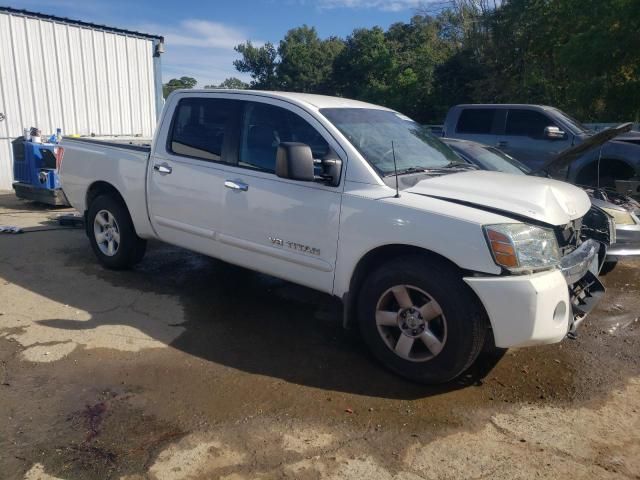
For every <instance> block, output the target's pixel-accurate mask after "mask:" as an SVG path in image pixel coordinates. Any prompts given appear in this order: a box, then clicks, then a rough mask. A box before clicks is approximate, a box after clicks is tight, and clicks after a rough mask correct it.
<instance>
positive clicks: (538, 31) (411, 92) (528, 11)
mask: <svg viewBox="0 0 640 480" xmlns="http://www.w3.org/2000/svg"><path fill="white" fill-rule="evenodd" d="M425 5H427V6H426V7H424V8H422V9H419V10H418V12H417V13H416V15H415V16H414V17H413V18H411V19H410V20H409V21H408V22H401V23H395V24H393V25H391V26H390V27H389V28H388V29H387V30H383V29H382V28H380V27H373V28H363V29H356V30H354V31H353V32H352V33H351V34H350V35H349V36H347V37H346V38H344V39H341V38H335V37H331V38H328V39H321V38H319V37H318V35H317V32H316V30H315V29H314V28H312V27H308V26H306V25H303V26H301V27H298V28H294V29H292V30H290V31H289V32H287V34H286V35H285V37H284V38H283V39H282V40H281V41H280V42H279V43H278V45H277V47H276V46H275V45H273V44H271V43H267V44H265V45H263V46H260V47H256V46H254V45H252V44H251V43H250V42H247V43H245V44H242V45H238V47H236V50H237V51H238V52H239V53H240V55H241V59H240V60H237V61H236V62H235V66H236V68H237V69H238V70H239V71H241V72H245V73H249V74H250V76H251V78H252V81H251V84H250V88H264V89H274V90H289V91H299V92H312V93H325V94H330V95H339V96H345V97H351V98H356V99H362V100H367V101H371V102H375V103H379V104H383V105H386V106H389V107H391V108H394V109H397V110H400V111H402V112H403V113H406V114H407V115H409V116H412V117H413V118H415V119H416V120H418V121H422V122H441V121H442V119H443V117H444V114H445V113H446V111H447V109H448V108H449V107H451V106H452V105H455V104H457V103H466V102H509V103H511V102H514V103H515V102H521V103H544V104H549V105H554V106H557V107H559V108H561V109H563V110H565V111H567V112H569V113H571V114H573V115H574V116H576V117H578V118H580V119H581V120H584V121H588V120H592V121H596V120H597V121H618V120H638V117H639V116H640V34H639V33H638V32H640V1H638V0H607V1H606V2H603V1H602V0H502V1H501V2H500V1H495V0H446V1H443V2H435V3H426V4H425Z"/></svg>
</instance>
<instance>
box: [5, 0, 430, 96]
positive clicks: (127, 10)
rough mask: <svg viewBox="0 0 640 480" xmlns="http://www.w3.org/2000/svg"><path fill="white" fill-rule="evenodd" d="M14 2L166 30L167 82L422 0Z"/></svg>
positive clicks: (201, 80)
mask: <svg viewBox="0 0 640 480" xmlns="http://www.w3.org/2000/svg"><path fill="white" fill-rule="evenodd" d="M6 3H9V5H8V6H11V7H14V8H23V9H27V10H32V11H36V12H42V13H48V14H52V15H58V16H62V17H68V18H72V19H75V20H84V21H86V22H92V23H99V24H104V25H108V26H110V27H118V28H126V29H133V30H137V31H141V32H145V33H153V34H157V35H163V36H164V37H165V42H166V53H165V54H164V55H163V57H162V71H163V78H164V80H165V81H166V80H168V79H170V78H174V77H180V76H183V75H187V76H191V77H194V78H196V79H197V80H198V84H199V86H204V85H206V84H212V83H214V84H217V83H220V82H221V81H222V80H224V79H225V78H227V77H230V76H236V77H239V78H242V79H243V80H248V77H247V76H246V75H243V74H240V73H239V72H237V71H236V70H235V68H234V67H233V63H232V62H233V60H234V59H236V58H237V54H236V53H235V52H234V50H233V47H234V46H235V45H237V44H239V43H242V42H244V41H246V40H251V41H253V42H255V43H256V44H261V43H264V42H266V41H271V42H274V43H276V42H277V41H279V40H280V39H281V38H282V37H283V36H284V34H285V33H286V32H287V30H289V29H290V28H293V27H297V26H300V25H302V24H304V23H306V24H307V25H310V26H315V27H316V29H317V30H318V33H319V34H320V36H321V37H328V36H331V35H338V36H342V37H344V36H346V35H348V34H349V33H351V31H352V30H353V29H354V28H358V27H371V26H374V25H380V26H382V27H384V28H386V27H388V26H389V25H390V24H392V23H394V22H397V21H407V20H408V19H409V18H411V16H412V15H413V14H414V13H415V11H416V8H418V7H419V5H420V4H421V3H425V2H424V1H421V0H283V1H276V0H252V1H242V0H235V1H209V2H207V1H202V0H197V1H196V0H173V1H170V2H167V1H158V0H153V1H152V0H131V1H124V0H109V1H108V0H80V1H78V0H13V1H11V0H9V1H8V2H6Z"/></svg>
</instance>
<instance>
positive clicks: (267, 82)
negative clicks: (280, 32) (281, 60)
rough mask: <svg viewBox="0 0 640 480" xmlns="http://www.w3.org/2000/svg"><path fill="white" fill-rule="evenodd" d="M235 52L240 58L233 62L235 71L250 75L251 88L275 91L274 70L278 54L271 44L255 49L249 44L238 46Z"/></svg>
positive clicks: (275, 76) (276, 82) (275, 79)
mask: <svg viewBox="0 0 640 480" xmlns="http://www.w3.org/2000/svg"><path fill="white" fill-rule="evenodd" d="M235 50H236V52H238V53H239V54H240V55H242V58H241V59H239V60H235V61H234V62H233V65H234V66H235V67H236V70H238V71H239V72H243V73H249V74H250V75H251V78H252V81H251V84H250V85H251V88H262V89H267V90H269V89H275V88H277V87H278V81H277V75H276V69H277V65H278V64H277V60H276V59H277V57H278V52H277V51H276V49H275V47H274V46H273V44H272V43H269V42H267V43H265V44H264V46H262V47H255V46H253V44H252V43H251V42H246V43H243V44H241V45H238V46H237V47H236V48H235Z"/></svg>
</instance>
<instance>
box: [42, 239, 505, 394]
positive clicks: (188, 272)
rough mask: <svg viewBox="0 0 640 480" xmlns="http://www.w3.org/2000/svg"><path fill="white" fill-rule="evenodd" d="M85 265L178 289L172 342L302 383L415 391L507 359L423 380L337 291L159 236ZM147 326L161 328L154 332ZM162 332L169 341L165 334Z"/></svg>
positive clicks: (478, 374)
mask: <svg viewBox="0 0 640 480" xmlns="http://www.w3.org/2000/svg"><path fill="white" fill-rule="evenodd" d="M89 260H92V259H91V258H89ZM87 270H88V271H87V273H89V272H91V273H93V274H95V275H97V276H98V277H99V278H100V279H101V280H104V281H107V282H109V283H113V284H114V285H117V286H120V287H122V286H126V287H129V288H132V289H140V290H144V291H149V292H152V293H158V294H170V295H175V296H177V297H178V298H179V299H180V302H181V304H182V306H183V308H184V318H185V322H184V323H180V325H179V326H180V327H183V328H184V329H185V330H184V332H183V333H182V334H180V335H179V336H178V337H177V338H176V339H175V340H173V341H171V342H170V343H169V344H170V345H171V346H172V347H174V348H176V349H179V350H181V351H184V352H186V353H188V354H191V355H195V356H198V357H200V358H203V359H206V360H208V361H211V362H215V363H218V364H221V365H225V366H229V367H232V368H235V369H238V370H241V371H245V372H250V373H253V374H260V375H266V376H270V377H276V378H280V379H283V380H286V381H288V382H292V383H295V384H300V385H306V386H312V387H316V388H321V389H327V390H333V391H341V392H348V393H354V394H360V395H368V396H375V397H387V398H401V399H413V398H421V397H425V396H430V395H436V394H441V393H444V392H449V391H452V390H457V389H460V388H465V387H468V386H471V385H475V384H478V383H479V382H480V381H481V379H482V378H484V376H485V375H487V374H488V373H489V372H490V371H491V370H492V368H493V367H494V366H495V364H496V363H497V361H498V360H499V358H496V357H486V358H485V357H481V358H480V359H479V361H478V362H476V364H475V365H474V366H473V367H472V368H471V369H470V370H469V371H468V372H467V373H466V374H465V375H463V376H462V377H461V378H460V379H458V380H456V381H454V382H451V383H449V384H445V385H440V386H435V387H428V386H423V385H417V384H413V383H410V382H407V381H405V380H403V379H401V378H399V377H397V376H396V375H394V374H392V373H390V372H387V371H386V370H385V369H384V368H383V367H382V366H381V365H379V364H378V363H377V362H376V361H375V360H374V359H373V358H372V357H371V356H370V355H369V353H368V351H367V349H366V347H365V346H364V344H363V343H362V341H361V340H360V338H359V335H358V334H357V333H356V332H353V331H347V330H345V329H344V328H343V327H342V305H341V303H340V302H339V301H337V300H336V299H334V298H333V297H331V296H329V295H326V294H322V293H320V292H316V291H314V290H311V289H308V288H305V287H302V286H299V285H295V284H292V283H289V282H286V281H283V280H279V279H276V278H273V277H270V276H268V275H263V274H259V273H256V272H253V271H250V270H246V269H244V268H240V267H236V266H234V265H230V264H227V263H224V262H221V261H217V260H214V259H210V258H208V257H205V256H201V255H198V254H195V253H192V252H188V251H186V250H182V249H179V248H175V247H171V246H166V245H159V244H155V245H153V246H152V247H151V248H150V249H149V252H148V256H147V257H146V258H145V260H144V261H143V262H142V263H141V264H140V265H139V266H138V267H137V268H136V269H135V270H133V271H131V272H110V271H106V270H102V269H101V268H100V267H98V266H96V265H90V266H88V267H87ZM74 304H75V305H77V302H75V303H74ZM109 321H116V322H117V321H118V319H117V318H113V317H106V318H105V317H104V316H100V317H99V319H98V317H96V316H94V318H92V319H91V320H89V321H87V322H85V321H74V320H44V321H41V322H40V323H41V324H43V325H46V326H49V327H54V328H59V329H60V328H62V329H70V330H73V329H91V328H96V327H98V326H100V325H104V324H105V323H106V322H109ZM133 326H135V327H136V328H140V325H133ZM145 333H147V334H149V335H151V336H154V332H152V331H145ZM157 337H160V338H158V339H159V340H161V341H162V337H163V335H162V334H160V335H157Z"/></svg>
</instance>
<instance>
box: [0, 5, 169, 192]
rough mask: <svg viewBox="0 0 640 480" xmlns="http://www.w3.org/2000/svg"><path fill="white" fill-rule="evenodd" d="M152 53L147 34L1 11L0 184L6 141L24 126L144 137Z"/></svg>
mask: <svg viewBox="0 0 640 480" xmlns="http://www.w3.org/2000/svg"><path fill="white" fill-rule="evenodd" d="M153 53H154V44H153V40H152V39H149V38H139V37H134V36H127V35H123V34H119V33H111V32H106V31H101V30H96V29H91V28H87V27H81V26H76V25H71V24H65V23H57V22H54V21H52V20H48V19H43V18H31V17H28V16H23V15H14V14H9V13H4V12H2V11H0V189H10V188H11V182H12V180H13V172H12V151H11V140H12V139H13V138H15V137H17V136H20V135H22V131H23V128H25V127H31V126H36V127H38V128H40V129H41V130H42V133H43V135H50V134H51V133H54V132H55V130H56V128H61V129H62V132H63V134H66V135H68V134H75V133H77V134H80V135H89V134H92V133H94V134H96V135H142V136H143V137H150V136H151V135H152V133H153V129H154V127H155V123H156V113H157V112H156V108H157V107H156V105H157V102H156V94H157V89H156V85H155V78H156V77H155V72H154V58H153ZM3 116H4V120H2V117H3Z"/></svg>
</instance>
